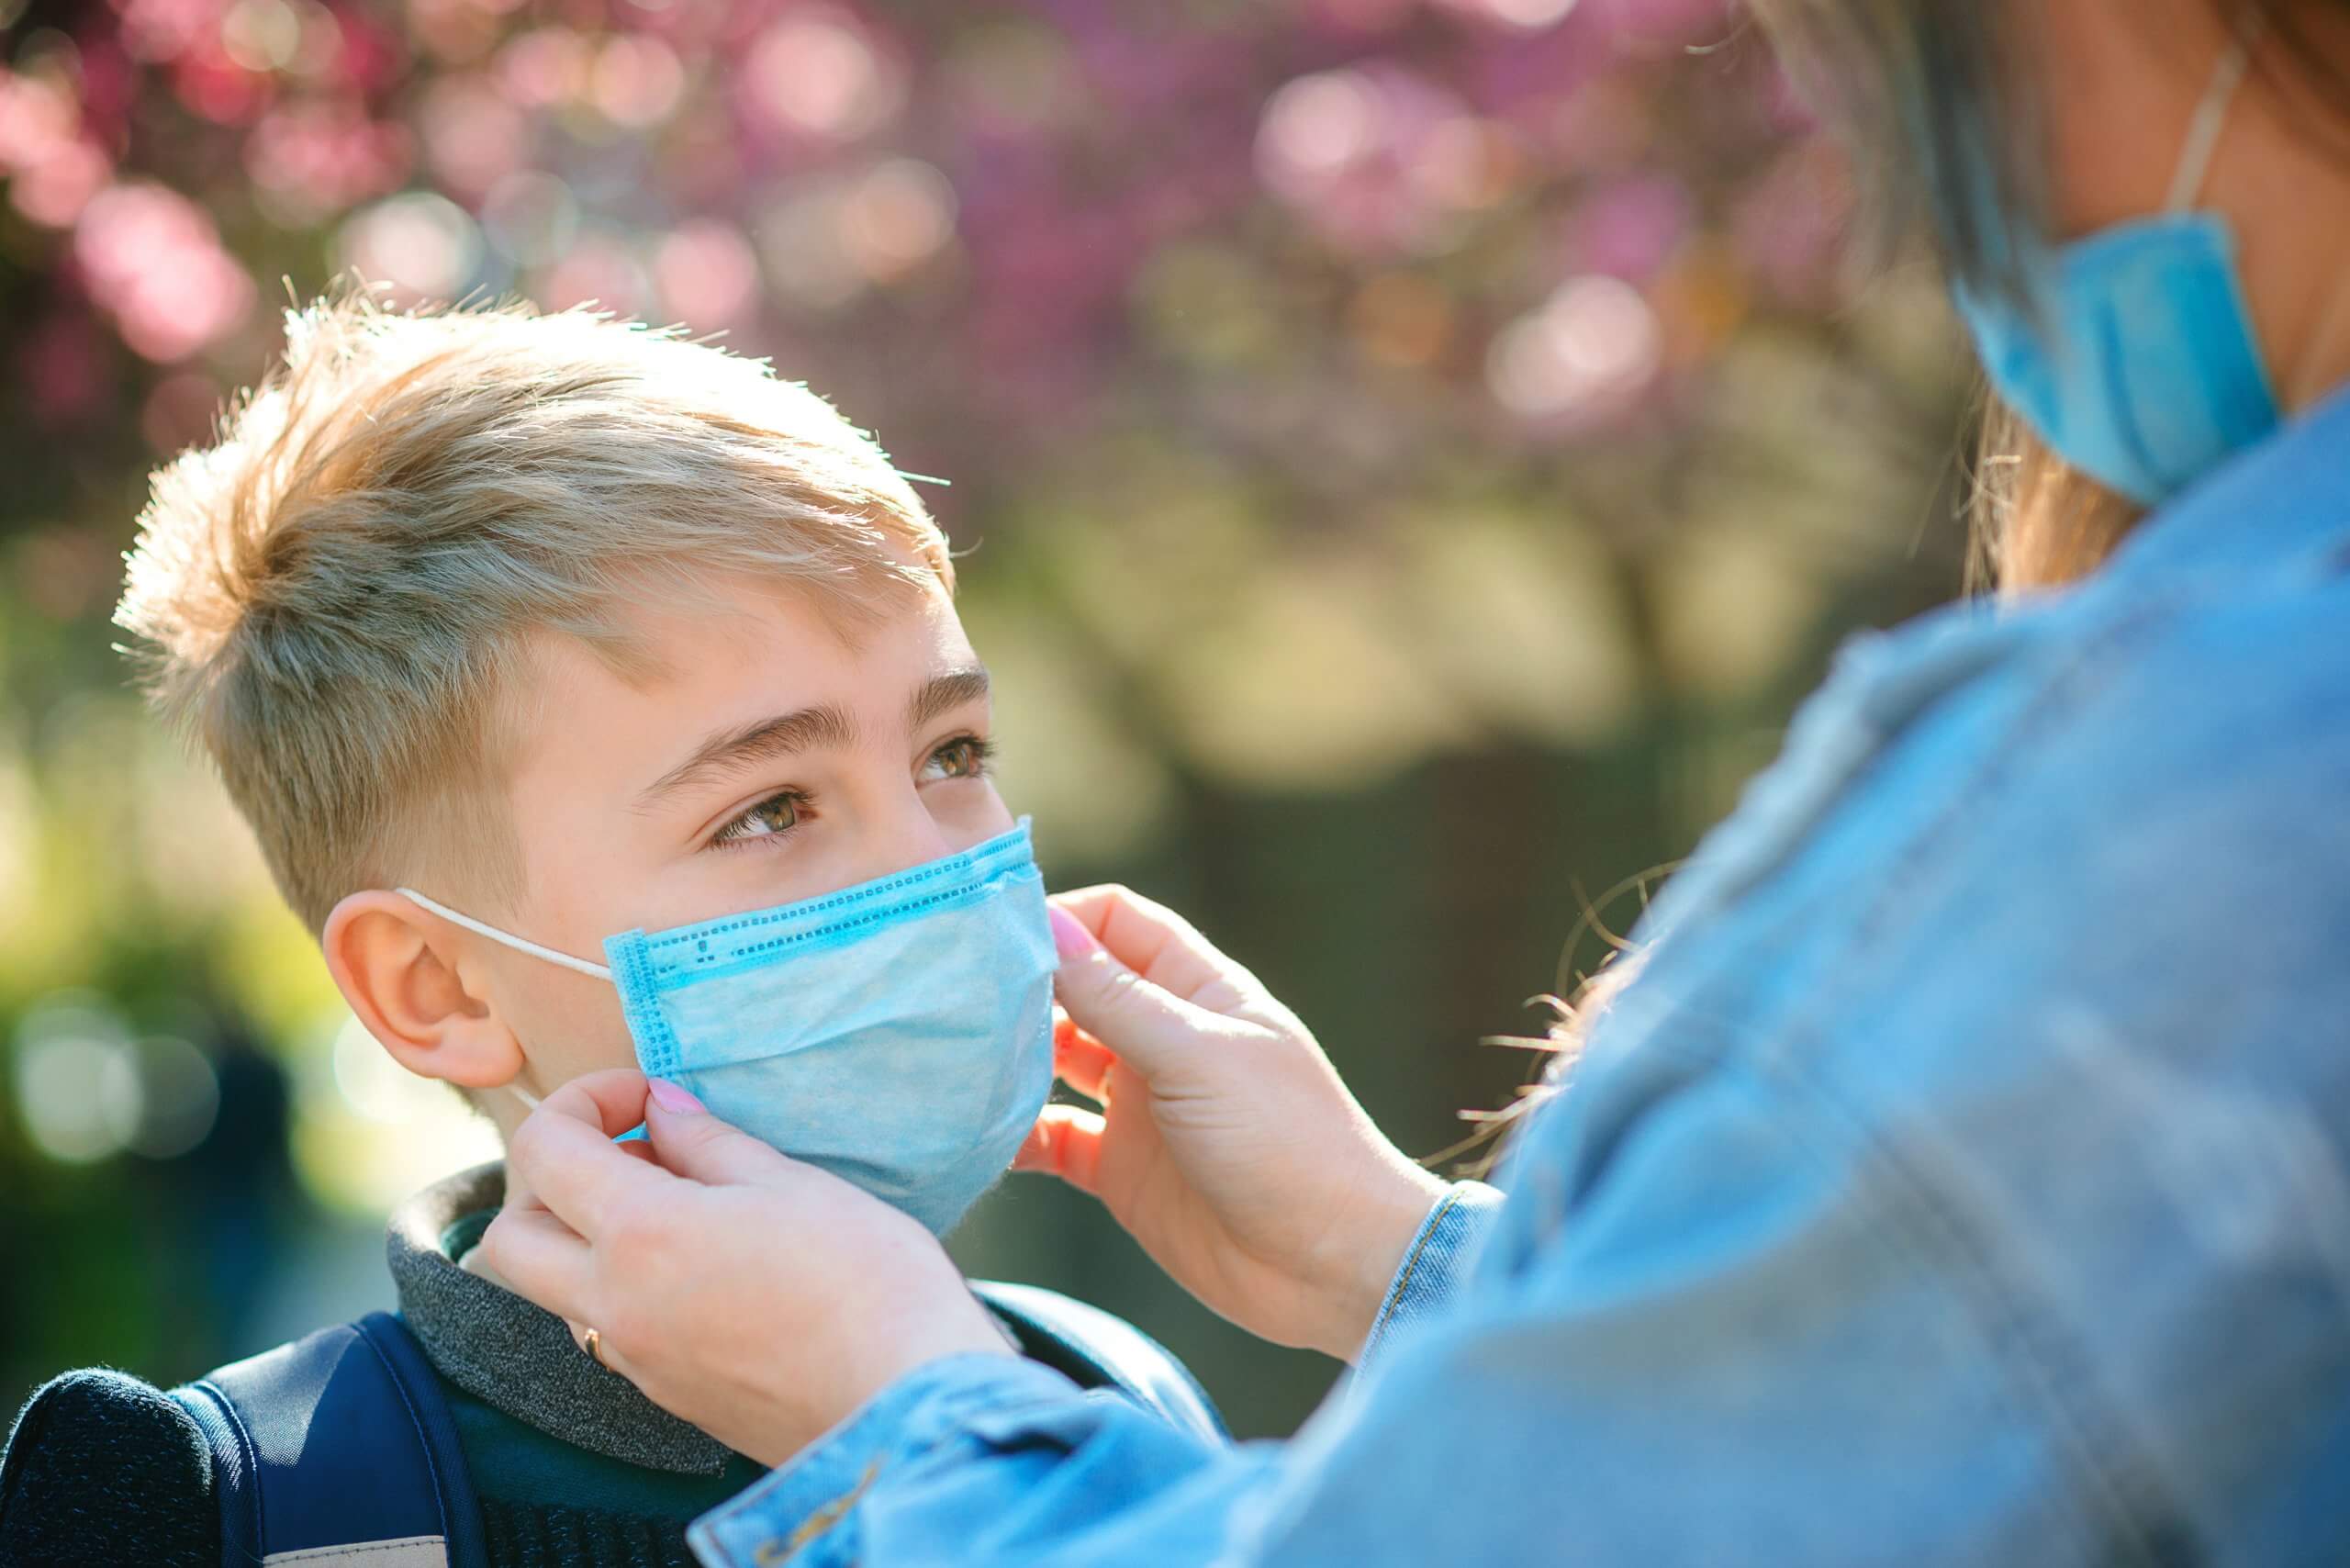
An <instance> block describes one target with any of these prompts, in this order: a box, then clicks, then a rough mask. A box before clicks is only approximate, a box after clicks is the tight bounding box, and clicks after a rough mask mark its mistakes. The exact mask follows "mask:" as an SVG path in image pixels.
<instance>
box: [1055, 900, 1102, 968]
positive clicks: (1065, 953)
mask: <svg viewBox="0 0 2350 1568" xmlns="http://www.w3.org/2000/svg"><path fill="white" fill-rule="evenodd" d="M1045 909H1046V913H1047V914H1048V915H1050V916H1051V918H1052V922H1053V946H1054V948H1055V949H1056V950H1057V951H1058V952H1059V954H1060V956H1061V957H1062V958H1083V957H1085V956H1086V955H1087V954H1088V953H1098V952H1100V951H1101V950H1102V944H1101V943H1099V942H1097V941H1095V940H1094V939H1093V933H1091V931H1088V930H1087V929H1085V927H1084V925H1083V924H1081V923H1080V921H1079V920H1078V918H1077V916H1075V915H1073V914H1071V913H1069V911H1067V910H1065V909H1063V908H1061V906H1060V905H1058V904H1046V906H1045Z"/></svg>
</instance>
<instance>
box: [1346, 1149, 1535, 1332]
mask: <svg viewBox="0 0 2350 1568" xmlns="http://www.w3.org/2000/svg"><path fill="white" fill-rule="evenodd" d="M1502 1196H1503V1194H1502V1192H1501V1189H1500V1188H1498V1187H1490V1186H1487V1185H1486V1184H1485V1183H1484V1182H1454V1183H1453V1184H1452V1185H1451V1186H1449V1187H1448V1188H1446V1189H1445V1190H1444V1193H1442V1195H1441V1196H1439V1197H1438V1199H1437V1201H1436V1203H1435V1204H1434V1206H1432V1207H1431V1208H1430V1209H1429V1210H1428V1217H1427V1218H1426V1219H1424V1220H1422V1221H1421V1222H1420V1228H1419V1232H1418V1234H1417V1235H1416V1236H1414V1237H1413V1238H1412V1244H1411V1246H1409V1247H1407V1248H1405V1249H1404V1261H1403V1263H1402V1264H1401V1265H1400V1266H1399V1267H1398V1268H1397V1269H1396V1271H1395V1278H1394V1279H1393V1281H1392V1282H1390V1283H1389V1284H1388V1287H1387V1296H1386V1299H1385V1300H1383V1301H1382V1302H1381V1303H1380V1304H1379V1316H1376V1317H1374V1318H1372V1319H1371V1333H1370V1335H1369V1336H1368V1337H1367V1338H1365V1339H1364V1340H1363V1346H1362V1361H1363V1363H1364V1364H1368V1363H1369V1362H1370V1361H1371V1359H1372V1358H1373V1357H1375V1356H1377V1355H1379V1354H1380V1353H1381V1351H1382V1350H1383V1349H1384V1348H1385V1347H1386V1346H1387V1344H1388V1343H1389V1342H1390V1341H1391V1340H1393V1338H1394V1337H1395V1335H1396V1333H1397V1332H1398V1331H1399V1330H1400V1329H1402V1328H1403V1327H1404V1326H1405V1325H1407V1324H1413V1323H1417V1322H1419V1321H1421V1320H1422V1319H1424V1318H1427V1317H1432V1316H1436V1315H1437V1314H1438V1313H1439V1312H1441V1311H1442V1310H1443V1309H1444V1308H1445V1307H1446V1306H1447V1305H1449V1304H1450V1302H1451V1301H1452V1298H1453V1297H1454V1296H1456V1295H1458V1294H1460V1286H1461V1283H1462V1282H1463V1281H1465V1280H1466V1279H1467V1278H1468V1276H1469V1265H1470V1262H1471V1260H1472V1259H1474V1257H1475V1256H1476V1252H1477V1244H1478V1243H1479V1242H1481V1241H1483V1239H1484V1237H1485V1233H1486V1232H1487V1231H1489V1230H1491V1229H1492V1228H1493V1224H1494V1215H1496V1214H1498V1213H1499V1212H1500V1211H1501V1206H1502Z"/></svg>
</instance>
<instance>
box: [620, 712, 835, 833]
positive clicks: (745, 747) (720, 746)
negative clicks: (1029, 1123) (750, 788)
mask: <svg viewBox="0 0 2350 1568" xmlns="http://www.w3.org/2000/svg"><path fill="white" fill-rule="evenodd" d="M855 744H856V720H854V719H852V718H850V717H849V715H848V711H847V710H845V709H844V708H841V707H839V706H837V705H836V704H834V703H830V702H826V703H823V704H821V705H820V706H817V707H814V708H802V709H800V711H798V712H796V713H781V714H778V715H777V716H776V717H774V718H772V719H755V720H753V721H752V722H750V723H747V724H741V725H737V726H736V727H735V728H733V729H731V730H720V731H718V732H717V733H716V734H712V735H711V736H710V738H709V739H707V740H705V741H703V742H702V743H701V745H698V746H696V747H695V748H694V753H693V755H692V756H688V758H686V760H685V761H683V762H681V763H679V764H677V767H673V768H671V769H669V771H668V772H666V773H664V774H663V775H662V776H661V777H660V778H655V780H654V781H653V782H652V783H650V784H648V785H646V786H645V788H644V790H643V793H642V794H640V795H638V796H637V798H636V809H637V810H638V811H640V812H641V811H643V810H645V809H646V808H647V807H649V806H651V805H653V804H654V803H655V801H658V800H660V798H661V797H662V796H664V795H667V794H670V793H673V792H674V791H676V790H681V789H683V788H684V787H685V786H686V785H688V784H692V783H698V782H699V781H700V780H701V779H703V778H708V777H709V776H711V775H712V774H720V775H723V774H727V773H732V772H733V771H734V770H735V769H737V768H741V767H749V766H751V765H752V764H754V763H759V762H766V761H767V760H769V759H771V758H774V757H778V756H791V755H792V754H793V753H795V752H802V751H814V750H816V749H817V748H818V747H821V746H834V747H844V746H848V745H855Z"/></svg>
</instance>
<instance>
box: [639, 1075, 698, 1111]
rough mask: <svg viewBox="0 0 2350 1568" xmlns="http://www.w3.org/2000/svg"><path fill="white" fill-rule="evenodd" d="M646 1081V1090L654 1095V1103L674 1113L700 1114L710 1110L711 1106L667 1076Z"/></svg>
mask: <svg viewBox="0 0 2350 1568" xmlns="http://www.w3.org/2000/svg"><path fill="white" fill-rule="evenodd" d="M645 1088H646V1092H648V1093H650V1094H651V1095H652V1096H653V1103H655V1104H656V1105H658V1106H660V1107H661V1108H662V1109H663V1110H665V1111H667V1112H669V1113H670V1114H673V1115H679V1116H700V1115H707V1114H709V1112H710V1107H709V1106H707V1105H705V1104H703V1103H701V1102H700V1101H699V1100H697V1099H695V1098H694V1097H693V1096H692V1095H691V1094H689V1093H688V1092H686V1091H685V1090H684V1089H683V1088H681V1087H679V1086H678V1085H677V1084H675V1083H672V1082H670V1081H668V1080H667V1079H666V1078H648V1079H646V1080H645Z"/></svg>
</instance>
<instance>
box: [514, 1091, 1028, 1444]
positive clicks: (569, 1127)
mask: <svg viewBox="0 0 2350 1568" xmlns="http://www.w3.org/2000/svg"><path fill="white" fill-rule="evenodd" d="M639 1122H643V1124H644V1126H645V1128H646V1130H647V1134H648V1137H649V1143H650V1158H646V1157H645V1156H644V1155H643V1154H638V1153H634V1152H632V1151H634V1150H639V1149H643V1148H645V1147H646V1146H645V1145H643V1144H636V1143H629V1144H615V1143H613V1142H612V1141H611V1140H612V1138H613V1137H614V1136H615V1135H617V1134H619V1133H622V1132H625V1131H627V1130H628V1129H629V1128H631V1127H632V1126H636V1125H637V1124H638V1123H639ZM506 1169H507V1201H506V1207H505V1209H504V1211H503V1212H502V1213H500V1214H499V1215H498V1219H497V1222H496V1223H495V1224H493V1225H492V1226H490V1227H489V1229H488V1231H487V1233H486V1234H485V1235H484V1236H483V1237H482V1240H481V1249H482V1250H483V1251H484V1253H485V1254H486V1255H487V1263H488V1265H489V1269H490V1271H492V1272H493V1273H494V1274H495V1275H496V1277H497V1278H498V1279H499V1280H501V1281H502V1282H505V1283H507V1284H508V1285H509V1286H510V1287H511V1288H513V1289H514V1290H516V1291H519V1292H520V1294H523V1295H526V1296H528V1297H529V1298H530V1299H531V1300H532V1301H535V1302H537V1303H538V1304H539V1305H541V1306H543V1307H545V1308H546V1309H547V1310H548V1311H550V1312H553V1313H555V1314H557V1315H559V1316H562V1317H564V1318H565V1319H567V1320H568V1321H569V1322H570V1324H571V1326H572V1334H573V1336H574V1338H582V1339H584V1337H585V1335H586V1331H587V1329H588V1328H589V1327H594V1328H595V1329H596V1330H597V1331H598V1336H599V1349H600V1350H601V1351H602V1353H603V1359H604V1361H605V1363H606V1364H607V1365H609V1366H610V1368H611V1369H612V1370H613V1371H614V1372H619V1373H620V1374H621V1376H623V1377H625V1378H627V1379H628V1380H629V1381H630V1382H631V1383H635V1384H636V1385H637V1387H639V1388H641V1389H643V1391H644V1393H645V1395H646V1396H647V1397H648V1398H650V1399H651V1400H652V1401H653V1402H654V1403H655V1404H656V1405H659V1406H663V1407H665V1408H666V1409H668V1410H671V1411H674V1412H675V1413H676V1414H677V1415H678V1416H681V1417H684V1418H685V1419H687V1420H688V1421H690V1422H692V1423H693V1424H694V1425H695V1426H697V1427H699V1428H701V1429H702V1430H704V1431H706V1432H708V1433H710V1435H711V1436H712V1437H714V1438H716V1439H719V1440H720V1441H721V1442H723V1443H725V1444H727V1445H728V1446H729V1447H731V1448H733V1449H734V1450H736V1451H737V1452H740V1453H746V1454H748V1455H750V1456H751V1457H752V1458H753V1459H755V1460H758V1461H759V1462H762V1463H764V1464H768V1465H775V1464H779V1463H781V1462H783V1461H784V1460H786V1459H789V1457H790V1456H791V1455H793V1454H795V1453H797V1452H799V1451H800V1449H802V1448H804V1447H805V1446H807V1444H808V1443H809V1442H810V1441H811V1440H812V1439H815V1438H817V1437H819V1436H821V1435H822V1433H823V1432H825V1431H826V1430H828V1429H830V1428H832V1427H834V1426H835V1425H837V1424H838V1423H839V1422H841V1421H842V1420H844V1419H845V1418H846V1417H848V1416H849V1415H850V1414H851V1413H852V1412H853V1411H855V1410H856V1407H857V1406H860V1405H862V1404H864V1403H865V1401H866V1400H867V1399H868V1398H870V1397H871V1396H872V1395H874V1394H878V1392H880V1390H881V1389H882V1388H884V1387H885V1386H887V1385H888V1384H889V1383H892V1382H894V1381H896V1380H897V1379H898V1378H899V1377H901V1376H902V1375H903V1374H905V1373H906V1372H912V1370H913V1369H914V1368H916V1367H918V1366H921V1365H923V1363H924V1362H927V1361H936V1360H938V1359H940V1358H941V1357H945V1356H951V1355H957V1354H962V1353H965V1352H969V1351H985V1352H992V1353H995V1354H1000V1355H1009V1354H1011V1353H1012V1348H1011V1346H1010V1345H1009V1344H1007V1343H1006V1341H1005V1339H1004V1338H1003V1336H1002V1333H1000V1332H999V1331H998V1330H997V1329H996V1327H995V1326H994V1325H993V1324H992V1323H991V1322H990V1320H989V1318H988V1316H987V1313H986V1310H985V1309H984V1308H982V1307H981V1306H980V1305H979V1303H978V1301H977V1300H975V1299H974V1298H973V1297H972V1295H971V1294H970V1291H969V1290H968V1287H966V1286H965V1284H964V1283H963V1276H962V1274H961V1273H960V1272H959V1271H957V1269H956V1267H955V1265H954V1264H953V1263H951V1262H949V1261H948V1260H947V1258H946V1253H944V1252H942V1251H941V1250H939V1247H938V1243H937V1242H936V1241H935V1240H934V1239H933V1238H932V1237H931V1235H930V1233H929V1232H928V1231H926V1230H924V1229H923V1227H922V1226H920V1225H918V1224H916V1223H915V1222H914V1221H913V1220H912V1219H910V1218H908V1217H907V1216H906V1215H902V1214H900V1213H899V1212H898V1211H897V1210H895V1209H893V1208H891V1207H890V1206H889V1205H888V1204H884V1203H882V1202H881V1201H880V1200H879V1199H878V1198H875V1197H873V1196H871V1195H870V1194H868V1193H863V1192H860V1191H858V1190H857V1189H856V1188H855V1187H852V1186H850V1185H849V1184H848V1183H847V1182H843V1181H841V1180H840V1179H839V1178H837V1177H834V1176H832V1175H829V1174H827V1173H826V1172H824V1171H822V1170H817V1169H815V1168H814V1167H813V1166H809V1165H802V1164H800V1162H799V1161H798V1160H795V1159H787V1158H785V1157H784V1156H783V1155H780V1154H778V1153H777V1152H776V1151H775V1150H774V1149H772V1148H768V1147H767V1145H765V1144H763V1143H760V1142H758V1141H757V1140H756V1139H755V1138H752V1137H747V1136H746V1135H744V1134H743V1133H740V1132H737V1131H735V1130H734V1129H733V1127H731V1126H727V1125H726V1124H725V1123H723V1122H722V1121H719V1120H718V1119H717V1118H716V1117H714V1116H712V1115H711V1114H709V1113H708V1112H707V1111H705V1110H703V1109H702V1107H701V1104H700V1103H699V1101H696V1100H695V1099H694V1098H693V1096H692V1095H690V1094H688V1093H687V1092H685V1091H684V1090H682V1089H680V1088H678V1087H677V1085H675V1084H671V1083H663V1082H658V1081H647V1080H646V1079H645V1078H644V1076H643V1074H642V1073H638V1072H634V1071H630V1070H617V1071H611V1072H599V1073H593V1074H590V1075H589V1076H588V1077H586V1078H580V1079H575V1080H573V1081H571V1082H569V1083H567V1084H565V1085H564V1086H563V1087H562V1088H561V1089H559V1090H557V1091H556V1092H554V1093H553V1094H550V1095H548V1096H547V1098H546V1102H545V1103H543V1104H542V1105H541V1106H540V1107H539V1108H538V1109H537V1110H536V1111H534V1112H532V1114H531V1116H530V1118H529V1119H528V1120H527V1121H525V1122H524V1123H523V1124H522V1125H521V1126H520V1128H518V1129H517V1130H516V1132H515V1135H514V1137H513V1141H512V1143H511V1145H510V1146H509V1148H508V1151H507V1166H506Z"/></svg>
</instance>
